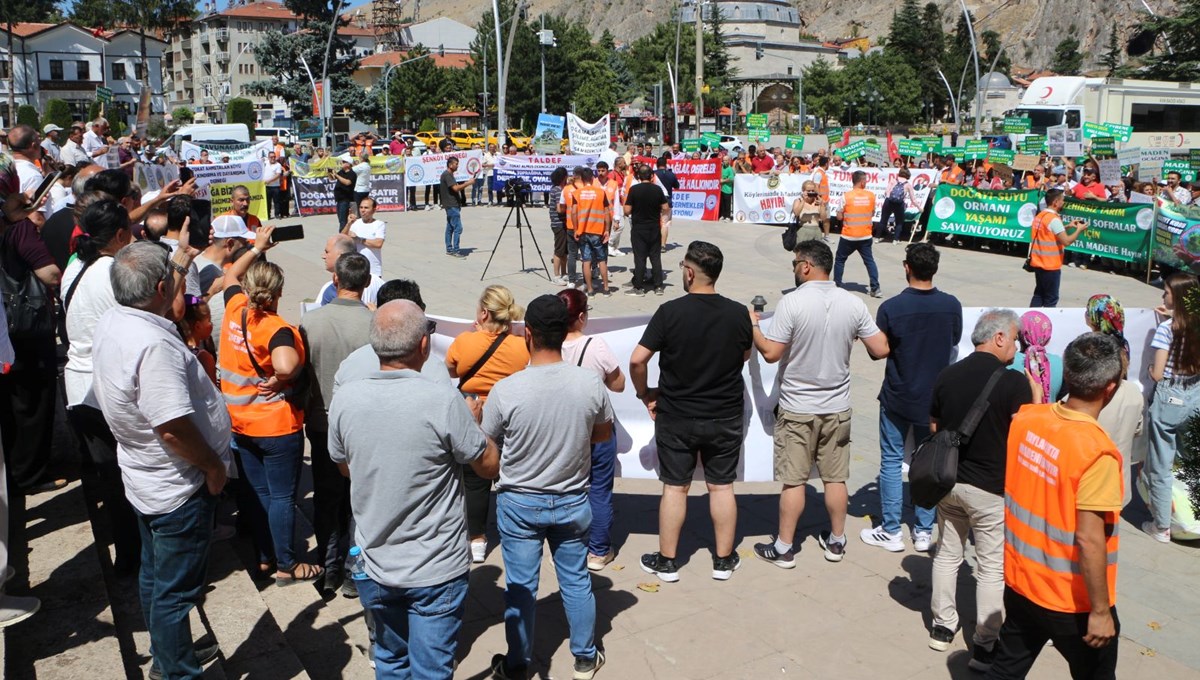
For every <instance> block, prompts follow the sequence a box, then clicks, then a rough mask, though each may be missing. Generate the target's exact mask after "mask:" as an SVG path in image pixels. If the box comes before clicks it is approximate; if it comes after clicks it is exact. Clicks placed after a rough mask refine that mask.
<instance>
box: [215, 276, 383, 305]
mask: <svg viewBox="0 0 1200 680" xmlns="http://www.w3.org/2000/svg"><path fill="white" fill-rule="evenodd" d="M385 283H387V282H386V281H384V280H383V277H380V276H376V275H374V274H372V275H371V283H369V284H367V287H366V288H365V289H364V290H363V294H362V301H363V304H367V305H371V306H372V307H374V306H375V304H376V303H375V300H376V299H378V297H379V289H380V288H383V284H385ZM326 295H328V296H329V300H332V299H334V298H336V297H337V290H336V289H335V288H334V287H333V281H326V282H325V285H324V286H321V290H319V291H317V299H316V302H317V305H323V304H325V303H327V302H328V301H329V300H325V296H326ZM213 297H216V296H213ZM322 300H325V302H322Z"/></svg>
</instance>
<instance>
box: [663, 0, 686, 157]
mask: <svg viewBox="0 0 1200 680" xmlns="http://www.w3.org/2000/svg"><path fill="white" fill-rule="evenodd" d="M679 9H680V7H679V0H675V71H674V73H675V75H671V65H670V63H668V64H667V75H668V76H670V78H671V119H672V120H673V121H675V138H674V141H676V142H678V141H679V39H680V37H681V36H680V32H681V31H682V30H683V22H682V21H681V19H682V18H683V17H682V16H681V15H680V12H679Z"/></svg>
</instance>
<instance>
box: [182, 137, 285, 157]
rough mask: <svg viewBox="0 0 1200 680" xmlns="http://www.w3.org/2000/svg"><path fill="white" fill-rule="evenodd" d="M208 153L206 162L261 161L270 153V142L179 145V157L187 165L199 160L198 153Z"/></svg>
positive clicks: (184, 143)
mask: <svg viewBox="0 0 1200 680" xmlns="http://www.w3.org/2000/svg"><path fill="white" fill-rule="evenodd" d="M201 151H207V152H208V160H210V161H212V162H213V163H217V162H219V161H220V160H221V159H222V158H224V157H226V156H228V157H229V162H230V163H241V162H244V161H263V160H266V158H267V154H268V153H270V152H271V140H269V139H264V140H262V141H261V142H254V143H248V144H205V143H204V142H182V143H180V145H179V155H180V156H181V157H182V158H183V160H184V161H186V162H187V163H192V162H194V161H198V160H200V152H201Z"/></svg>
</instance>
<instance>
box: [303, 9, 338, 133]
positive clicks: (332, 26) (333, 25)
mask: <svg viewBox="0 0 1200 680" xmlns="http://www.w3.org/2000/svg"><path fill="white" fill-rule="evenodd" d="M341 16H342V0H337V5H335V6H334V8H333V19H332V20H330V22H329V37H328V38H327V39H326V40H325V59H324V60H323V61H322V62H321V87H322V88H325V89H329V85H328V84H327V83H326V81H327V80H328V79H329V50H330V48H332V47H333V34H334V33H337V29H338V21H339V20H340V19H341ZM310 77H311V76H310ZM325 89H323V90H322V91H321V97H320V101H318V102H317V106H319V107H320V109H321V143H323V144H324V143H329V148H330V149H332V148H333V143H332V142H331V141H329V140H327V139H326V137H325V135H326V130H327V129H328V127H329V126H328V123H327V119H328V118H329V113H330V111H329V108H330V107H327V106H325V99H326V98H328V99H329V100H330V101H333V93H332V92H327V91H325ZM313 90H314V91H315V90H316V86H315V85H314V86H313Z"/></svg>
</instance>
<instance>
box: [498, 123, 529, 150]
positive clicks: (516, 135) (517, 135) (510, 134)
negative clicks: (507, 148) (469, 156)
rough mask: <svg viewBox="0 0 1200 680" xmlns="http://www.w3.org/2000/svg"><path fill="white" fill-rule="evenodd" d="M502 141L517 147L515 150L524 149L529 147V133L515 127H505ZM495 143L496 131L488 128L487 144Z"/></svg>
mask: <svg viewBox="0 0 1200 680" xmlns="http://www.w3.org/2000/svg"><path fill="white" fill-rule="evenodd" d="M504 141H505V142H506V143H508V144H512V145H513V146H515V147H517V151H524V150H525V149H526V148H528V147H529V143H530V141H531V140H530V139H529V135H527V134H525V133H524V132H521V131H520V130H518V129H516V128H507V129H506V130H505V131H504ZM496 143H497V142H496V131H495V130H489V131H488V144H496Z"/></svg>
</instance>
